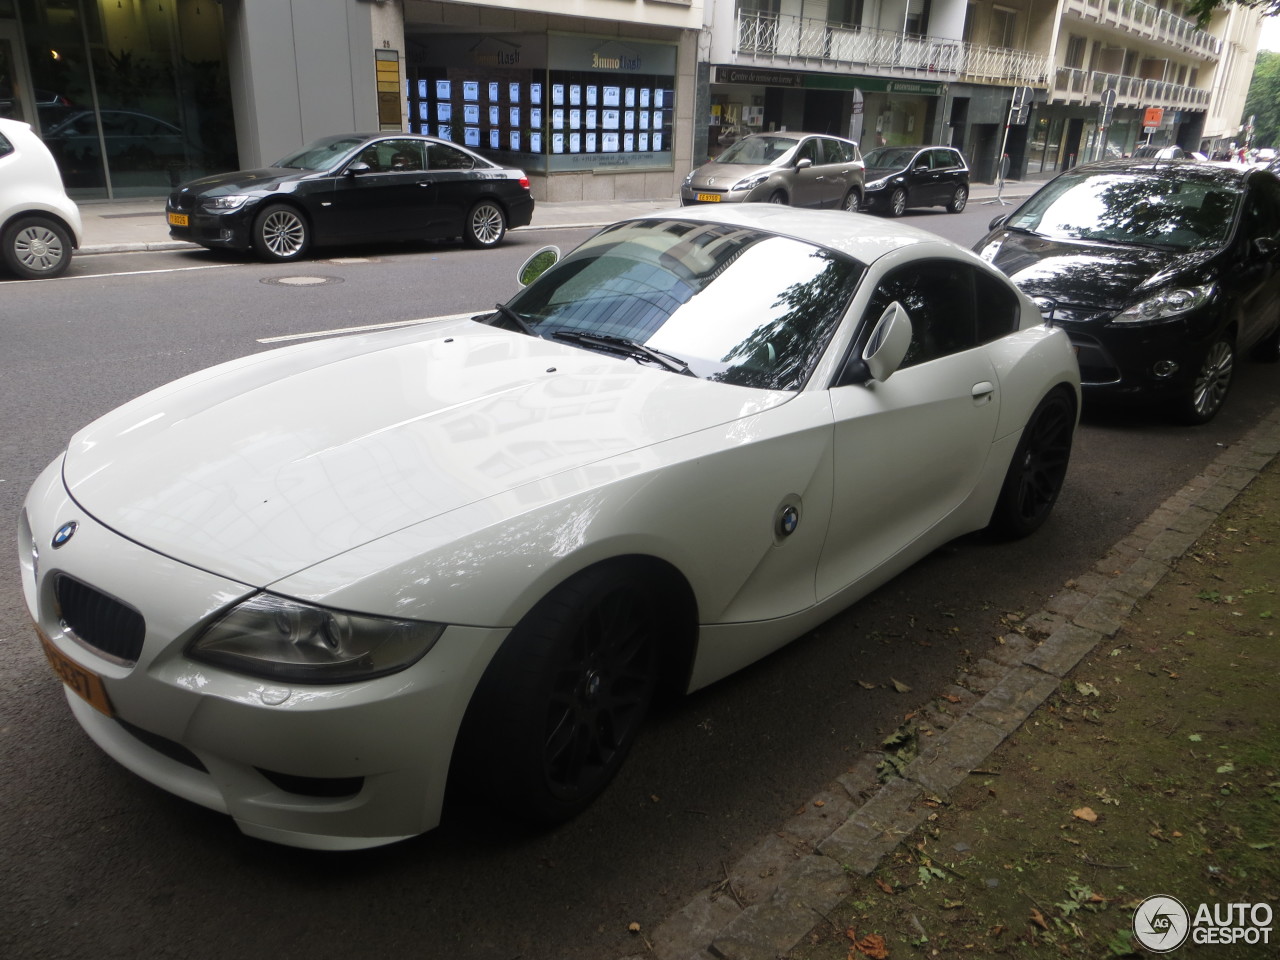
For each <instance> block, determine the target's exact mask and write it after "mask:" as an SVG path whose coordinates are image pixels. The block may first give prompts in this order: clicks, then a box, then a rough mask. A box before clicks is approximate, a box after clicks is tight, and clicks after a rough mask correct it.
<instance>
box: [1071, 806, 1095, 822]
mask: <svg viewBox="0 0 1280 960" xmlns="http://www.w3.org/2000/svg"><path fill="white" fill-rule="evenodd" d="M1071 815H1072V816H1073V817H1075V818H1076V819H1077V820H1083V821H1085V823H1097V822H1098V815H1097V814H1096V813H1094V812H1093V808H1092V807H1081V808H1080V809H1079V810H1072V811H1071Z"/></svg>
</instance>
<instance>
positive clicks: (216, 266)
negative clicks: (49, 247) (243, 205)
mask: <svg viewBox="0 0 1280 960" xmlns="http://www.w3.org/2000/svg"><path fill="white" fill-rule="evenodd" d="M247 266H249V264H247V263H206V264H202V265H201V266H198V267H166V268H165V269H163V270H127V271H124V272H121V273H77V274H75V275H73V276H61V277H38V278H36V279H37V281H47V280H101V279H102V278H103V277H141V276H144V275H146V274H148V273H182V272H183V271H185V270H221V269H222V268H223V267H247ZM31 282H32V281H30V280H0V284H5V283H31Z"/></svg>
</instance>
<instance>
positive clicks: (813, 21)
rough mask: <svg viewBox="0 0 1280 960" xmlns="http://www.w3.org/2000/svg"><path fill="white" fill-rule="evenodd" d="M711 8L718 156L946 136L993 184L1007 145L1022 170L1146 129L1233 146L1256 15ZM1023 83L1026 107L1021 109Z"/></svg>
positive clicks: (1049, 6)
mask: <svg viewBox="0 0 1280 960" xmlns="http://www.w3.org/2000/svg"><path fill="white" fill-rule="evenodd" d="M707 5H708V29H709V32H710V42H709V45H708V61H709V104H708V106H707V110H706V114H705V115H706V117H707V118H708V129H707V134H706V135H707V150H708V152H714V151H715V149H716V147H717V145H718V143H719V142H721V141H723V140H726V139H731V138H733V137H735V136H738V135H740V134H741V133H742V132H744V131H751V130H759V129H776V128H779V127H783V126H786V127H790V128H792V129H796V128H801V127H803V128H805V129H813V130H823V131H829V132H834V133H840V134H843V135H846V136H850V137H852V138H853V139H855V140H858V141H860V142H861V143H862V145H863V148H864V149H867V148H869V147H870V146H873V145H879V144H883V143H889V144H908V143H919V142H940V143H949V144H951V145H952V146H956V147H959V148H960V149H961V150H963V151H964V152H965V154H966V156H968V157H969V159H970V163H971V165H972V166H973V169H974V171H975V176H976V177H977V178H978V179H984V180H992V179H994V178H995V176H996V175H997V173H998V171H999V170H1000V166H1001V157H1003V156H1006V155H1007V157H1008V169H1009V175H1010V176H1025V175H1027V174H1045V173H1051V172H1054V171H1056V170H1060V169H1064V168H1066V167H1069V166H1072V165H1074V164H1076V163H1082V162H1085V161H1087V160H1092V159H1098V158H1100V157H1102V156H1120V155H1123V154H1127V153H1129V152H1131V151H1132V150H1133V148H1134V147H1135V146H1136V145H1137V144H1138V143H1141V142H1147V140H1148V139H1150V140H1151V142H1154V143H1162V144H1163V143H1178V144H1179V145H1181V146H1183V147H1185V148H1187V149H1193V150H1194V149H1201V148H1205V149H1214V148H1219V147H1225V145H1226V144H1227V143H1229V142H1230V141H1232V140H1234V139H1236V137H1237V135H1238V129H1239V123H1240V116H1239V113H1240V110H1241V109H1242V107H1243V103H1244V97H1245V95H1246V93H1247V91H1248V85H1249V79H1250V77H1251V74H1252V70H1253V60H1254V57H1255V56H1256V44H1257V23H1258V19H1259V17H1258V14H1257V13H1255V12H1253V11H1250V10H1247V9H1244V8H1238V7H1235V6H1231V7H1229V8H1228V9H1226V10H1222V11H1218V12H1217V13H1215V15H1214V18H1213V21H1212V22H1211V23H1210V24H1209V25H1208V27H1207V28H1206V29H1203V30H1202V29H1199V28H1197V27H1196V25H1195V24H1194V23H1193V22H1191V21H1190V20H1189V19H1188V18H1187V17H1186V16H1185V15H1184V13H1183V10H1184V4H1183V3H1181V2H1180V0H1155V2H1152V3H1148V2H1144V0H707ZM1019 88H1026V96H1028V98H1029V100H1028V103H1029V109H1028V110H1026V111H1025V112H1023V115H1022V116H1018V115H1017V114H1016V113H1014V112H1013V111H1012V110H1011V107H1012V105H1013V100H1014V97H1015V91H1018V90H1019ZM1151 108H1157V109H1158V111H1159V113H1158V114H1156V113H1151V112H1149V111H1150V110H1151ZM1011 119H1013V120H1014V122H1013V123H1012V124H1011V123H1010V120H1011ZM1019 121H1021V122H1019ZM1152 127H1154V129H1151V128H1152Z"/></svg>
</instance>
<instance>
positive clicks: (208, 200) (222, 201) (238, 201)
mask: <svg viewBox="0 0 1280 960" xmlns="http://www.w3.org/2000/svg"><path fill="white" fill-rule="evenodd" d="M248 199H249V198H248V197H245V196H231V197H205V198H204V199H203V200H201V201H200V202H201V204H203V205H204V208H205V209H206V210H212V211H214V212H215V213H226V212H227V211H228V210H239V209H240V208H241V207H243V206H244V204H245V201H246V200H248Z"/></svg>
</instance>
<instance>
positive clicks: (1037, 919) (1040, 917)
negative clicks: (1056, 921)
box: [1031, 907, 1049, 930]
mask: <svg viewBox="0 0 1280 960" xmlns="http://www.w3.org/2000/svg"><path fill="white" fill-rule="evenodd" d="M1031 922H1032V923H1034V924H1035V925H1036V926H1037V927H1039V928H1040V929H1041V930H1048V929H1049V924H1048V923H1047V922H1045V919H1044V914H1043V913H1041V912H1040V911H1039V910H1037V909H1036V908H1035V907H1032V908H1031Z"/></svg>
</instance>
